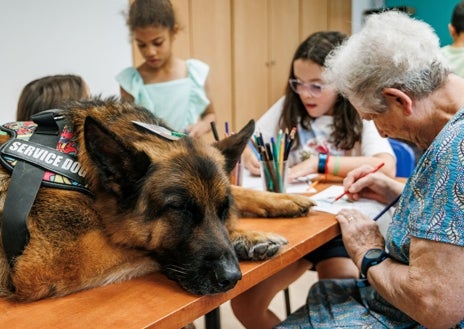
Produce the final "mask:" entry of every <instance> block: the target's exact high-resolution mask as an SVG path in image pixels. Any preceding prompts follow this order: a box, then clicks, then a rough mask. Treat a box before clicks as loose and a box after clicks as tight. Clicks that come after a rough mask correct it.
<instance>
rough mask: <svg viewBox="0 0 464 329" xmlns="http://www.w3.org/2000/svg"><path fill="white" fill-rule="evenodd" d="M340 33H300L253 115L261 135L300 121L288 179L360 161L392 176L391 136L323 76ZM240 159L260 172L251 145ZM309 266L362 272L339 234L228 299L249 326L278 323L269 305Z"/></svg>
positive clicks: (342, 274)
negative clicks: (277, 91)
mask: <svg viewBox="0 0 464 329" xmlns="http://www.w3.org/2000/svg"><path fill="white" fill-rule="evenodd" d="M345 39H346V35H344V34H343V33H340V32H336V31H324V32H317V33H314V34H312V35H310V36H309V37H308V38H307V39H306V40H304V41H303V42H302V43H301V44H300V46H299V47H298V48H297V50H296V52H295V54H294V56H293V60H292V64H291V67H290V75H289V80H288V83H287V87H286V89H285V96H283V97H282V98H280V99H279V100H278V101H277V102H276V103H275V104H274V105H273V106H272V107H271V108H270V109H269V110H268V111H267V112H266V113H265V114H264V115H263V116H262V117H261V118H260V119H259V120H258V121H257V125H256V132H257V133H261V134H263V139H265V140H269V139H270V137H271V136H277V135H278V133H279V130H282V131H285V130H286V129H287V130H289V131H290V130H291V129H292V128H293V127H296V128H297V132H296V138H295V142H294V144H293V146H292V149H291V150H290V153H289V157H288V161H289V163H288V164H289V167H290V171H289V174H288V176H289V179H290V180H292V179H296V178H297V177H301V176H306V175H308V174H311V173H317V172H319V173H322V174H323V173H328V174H333V175H338V176H342V177H344V176H345V175H346V174H347V173H348V172H349V171H351V170H353V169H355V168H357V167H359V166H360V165H362V164H369V165H371V166H372V167H376V166H378V165H379V164H381V163H382V162H383V163H384V166H383V167H382V168H381V171H382V172H383V173H385V174H386V175H389V176H392V177H394V176H395V173H396V159H395V156H394V153H393V150H392V148H391V146H390V144H389V142H388V140H387V139H386V138H383V137H382V136H380V134H379V132H378V131H377V129H376V127H375V125H374V124H373V122H371V121H365V120H362V119H361V117H360V116H359V115H358V113H357V112H356V110H355V108H354V107H353V106H352V105H351V104H350V103H349V102H348V100H347V99H346V98H344V97H343V96H342V95H340V94H338V93H337V92H336V91H335V90H334V89H333V88H332V87H331V86H329V85H327V84H326V83H325V82H324V79H323V77H322V75H323V72H324V62H325V59H326V57H327V55H328V54H329V53H330V52H331V51H332V49H334V48H335V47H337V46H339V45H341V44H342V43H343V41H344V40H345ZM243 161H244V164H245V167H246V168H247V169H248V170H249V171H250V172H251V173H252V174H255V175H259V174H260V167H259V160H258V159H257V158H256V156H255V155H254V154H253V152H252V151H251V149H247V150H246V151H245V152H244V154H243ZM308 269H313V270H316V271H317V273H318V277H319V279H327V278H355V277H358V275H359V274H358V270H357V267H356V266H355V265H354V263H353V262H352V261H351V259H350V258H349V256H348V254H347V252H346V250H345V248H344V246H343V242H342V240H341V237H338V238H336V239H334V240H332V241H330V242H328V243H327V244H325V245H323V246H321V247H320V248H318V249H316V250H315V251H314V252H312V253H310V254H308V255H306V256H305V257H304V258H302V259H301V260H299V261H297V262H295V263H294V264H292V265H290V266H289V267H287V268H285V269H284V270H282V271H281V272H279V273H277V274H275V275H274V276H272V277H270V278H269V279H267V280H265V281H263V282H262V283H260V284H259V285H257V286H255V287H253V288H251V289H250V290H248V291H246V292H244V293H243V294H242V295H239V296H238V297H236V298H235V299H233V300H232V302H231V306H232V309H233V311H234V314H235V315H236V316H237V318H238V319H239V320H240V321H241V322H242V324H243V325H244V326H245V327H246V328H247V329H251V328H259V329H265V328H272V327H273V326H275V325H277V324H278V323H280V319H279V318H278V317H277V316H276V315H275V314H274V313H273V312H272V311H271V310H269V309H268V306H269V304H270V302H271V301H272V299H273V298H274V296H275V295H276V294H277V293H278V292H280V291H281V290H283V289H285V288H287V287H288V286H289V285H290V284H291V283H292V282H293V281H295V280H296V279H298V278H299V277H300V276H301V275H302V274H303V273H304V272H305V271H307V270H308ZM250 310H253V312H250Z"/></svg>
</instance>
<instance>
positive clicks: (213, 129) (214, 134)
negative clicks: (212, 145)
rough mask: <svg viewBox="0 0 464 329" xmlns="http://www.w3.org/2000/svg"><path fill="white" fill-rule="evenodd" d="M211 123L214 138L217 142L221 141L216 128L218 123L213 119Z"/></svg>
mask: <svg viewBox="0 0 464 329" xmlns="http://www.w3.org/2000/svg"><path fill="white" fill-rule="evenodd" d="M210 125H211V130H212V131H213V136H214V139H215V140H216V142H218V141H219V134H218V132H217V129H216V123H215V122H214V121H211V122H210Z"/></svg>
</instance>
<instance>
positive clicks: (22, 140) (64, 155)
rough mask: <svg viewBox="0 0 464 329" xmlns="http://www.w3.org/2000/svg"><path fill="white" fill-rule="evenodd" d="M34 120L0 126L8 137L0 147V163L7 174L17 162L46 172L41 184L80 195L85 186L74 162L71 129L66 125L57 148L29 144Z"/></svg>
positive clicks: (75, 150)
mask: <svg viewBox="0 0 464 329" xmlns="http://www.w3.org/2000/svg"><path fill="white" fill-rule="evenodd" d="M36 127H37V124H36V123H34V122H33V121H23V122H10V123H6V124H4V125H2V126H0V130H1V131H3V132H6V133H7V134H9V135H10V136H11V139H10V140H8V142H6V143H4V144H3V145H2V146H0V163H1V164H2V165H3V167H5V168H6V169H7V170H8V171H10V172H11V171H13V169H14V167H15V166H16V164H17V163H18V159H19V160H23V161H26V162H29V163H31V164H34V165H36V166H39V167H41V168H43V169H45V172H44V175H43V178H42V184H43V185H44V186H47V187H55V188H61V189H68V190H77V191H79V192H86V193H87V192H88V190H87V189H86V187H85V182H84V177H85V172H84V170H83V169H82V168H81V165H80V163H79V162H78V161H77V158H76V157H77V153H78V145H77V142H76V140H75V138H74V133H73V131H72V127H71V126H69V125H65V126H64V128H63V131H62V132H61V135H60V137H59V139H58V143H57V144H56V148H51V147H50V146H46V145H40V144H38V143H34V142H30V141H29V138H30V137H31V136H32V133H33V132H34V130H35V129H36Z"/></svg>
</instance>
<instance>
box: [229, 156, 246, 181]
mask: <svg viewBox="0 0 464 329" xmlns="http://www.w3.org/2000/svg"><path fill="white" fill-rule="evenodd" d="M242 181H243V164H242V161H238V162H237V164H236V165H235V167H234V169H232V171H231V172H230V183H231V184H233V185H237V186H242Z"/></svg>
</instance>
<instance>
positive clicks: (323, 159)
mask: <svg viewBox="0 0 464 329" xmlns="http://www.w3.org/2000/svg"><path fill="white" fill-rule="evenodd" d="M328 157H329V156H328V155H327V153H319V163H318V165H317V172H318V173H319V174H324V173H325V170H326V164H327V158H328Z"/></svg>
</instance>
